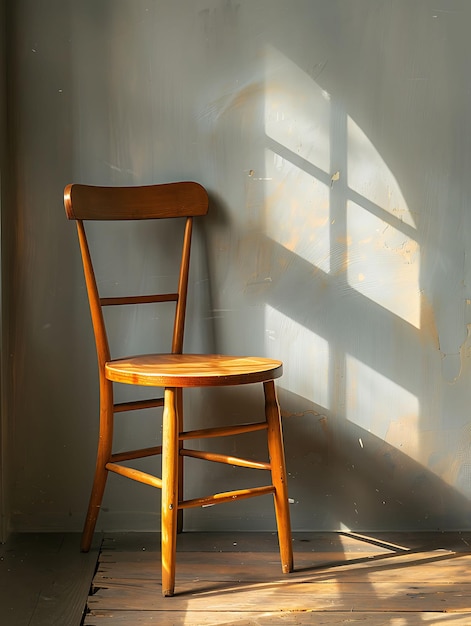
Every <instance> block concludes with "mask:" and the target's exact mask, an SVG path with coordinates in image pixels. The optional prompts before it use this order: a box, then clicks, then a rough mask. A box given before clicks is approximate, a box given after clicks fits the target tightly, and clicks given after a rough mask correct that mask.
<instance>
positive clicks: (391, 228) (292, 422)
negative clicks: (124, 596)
mask: <svg viewBox="0 0 471 626" xmlns="http://www.w3.org/2000/svg"><path fill="white" fill-rule="evenodd" d="M470 18H471V6H470V5H469V3H468V2H467V1H466V0H451V1H450V0H447V1H445V0H437V2H435V3H434V4H433V6H432V5H431V3H430V2H428V1H426V0H423V1H416V2H414V3H410V2H408V1H406V0H399V1H394V2H392V1H386V0H379V1H378V0H357V1H356V2H349V1H347V0H331V1H330V2H324V1H321V0H319V1H313V0H309V1H307V0H306V1H300V0H295V1H292V2H284V1H278V0H250V1H248V0H245V1H236V0H234V1H229V0H227V1H219V0H192V1H190V0H186V1H183V0H178V1H173V2H156V1H151V0H135V1H133V2H132V3H130V2H125V1H122V0H108V1H103V0H100V1H98V2H97V1H96V0H94V1H92V0H86V1H83V2H81V3H72V2H67V1H66V2H64V1H61V2H58V1H55V2H54V1H52V0H49V1H48V2H42V3H41V6H40V7H39V6H38V4H37V3H35V2H32V1H31V0H19V1H17V2H16V3H15V23H14V24H13V27H14V37H13V39H14V43H15V56H14V59H13V62H12V67H13V69H14V73H15V76H16V79H15V82H14V86H13V88H14V94H13V95H14V99H15V104H16V106H15V111H16V114H15V127H14V128H15V138H16V160H15V166H16V178H15V186H16V195H17V197H16V216H17V220H16V232H15V245H16V252H15V257H14V267H15V271H14V274H13V276H12V281H13V284H14V285H15V298H14V299H13V301H12V303H11V314H12V316H13V317H14V320H15V324H14V327H13V336H12V361H13V366H12V372H11V375H12V383H13V395H12V407H13V413H12V415H11V420H12V427H13V429H14V433H15V449H14V453H13V457H14V467H13V473H14V475H15V477H16V484H15V496H14V502H13V509H14V515H13V519H12V523H13V527H14V528H17V529H53V528H67V529H74V530H75V529H78V528H79V527H80V525H81V521H82V516H83V512H84V510H85V507H86V502H87V499H88V491H89V485H90V480H91V474H92V471H93V466H94V451H95V442H96V436H97V423H96V422H97V420H96V411H97V383H96V371H95V356H94V349H93V345H92V339H91V329H90V321H89V316H88V311H87V303H86V300H85V293H84V287H83V280H82V274H81V268H80V266H79V258H78V250H77V244H76V240H75V233H74V229H73V225H72V224H69V223H67V221H66V219H65V216H64V213H63V208H62V199H61V196H62V189H63V187H64V185H65V184H66V183H68V182H71V181H76V182H87V183H96V184H110V185H112V184H140V183H151V182H164V181H169V180H181V179H195V180H198V181H199V182H201V183H202V184H204V185H205V186H206V187H207V188H208V190H209V192H210V194H211V211H210V216H209V217H208V218H207V220H206V221H205V222H201V223H199V224H198V229H197V237H196V246H195V264H194V267H193V271H192V279H191V294H190V300H191V302H190V312H191V315H192V318H191V320H190V321H189V324H188V327H187V349H198V350H202V349H208V350H218V351H221V352H238V353H247V354H250V353H252V354H253V353H255V354H267V355H269V356H274V357H279V358H282V359H283V361H284V363H285V375H284V377H283V378H282V379H281V381H280V384H279V394H280V401H281V405H282V411H283V415H284V430H285V440H286V452H287V464H288V470H289V475H290V484H289V488H290V496H291V498H292V499H293V505H292V516H293V527H294V528H295V529H339V528H353V529H360V530H368V529H391V528H392V529H401V528H408V529H436V528H440V529H445V528H464V527H466V528H469V524H470V515H469V513H470V512H469V496H470V495H471V469H470V468H471V458H470V442H471V422H470V419H469V415H468V406H469V404H470V402H469V400H470V394H471V391H470V385H469V384H468V379H469V375H470V371H469V370H470V354H471V352H470V350H471V345H470V339H469V338H468V325H469V324H471V312H470V311H471V305H470V302H471V291H470V271H471V264H470V261H469V256H470V255H469V252H468V249H469V235H468V233H469V232H470V229H469V221H470V219H471V213H470V211H469V207H468V203H469V200H468V199H469V197H471V194H470V182H469V174H468V172H469V171H470V167H469V166H470V150H471V148H470V143H469V137H470V115H469V111H470V110H471V107H470V104H471V103H470V93H471V92H470V89H469V77H468V74H469V63H470V60H471V43H470V42H469V37H468V28H467V24H468V23H469V19H470ZM154 236H155V234H154V232H153V231H152V232H149V231H148V230H147V231H144V232H143V231H141V230H139V229H131V231H130V233H129V234H128V233H124V232H122V231H121V230H119V229H117V230H115V231H113V239H114V241H115V243H116V245H117V247H118V249H119V250H120V251H121V259H122V263H121V265H120V267H119V277H118V279H116V278H114V277H113V275H112V271H111V270H112V267H111V266H110V265H109V264H106V263H103V265H102V269H101V270H100V276H99V278H100V282H101V284H102V285H103V286H104V287H106V288H108V289H111V290H113V289H119V288H120V287H121V286H125V285H126V284H128V282H130V281H131V278H130V276H128V270H130V269H136V271H137V275H138V281H139V285H140V286H143V287H144V288H145V289H146V288H147V287H150V286H152V285H153V284H154V283H155V282H156V281H163V282H165V283H166V282H167V281H170V280H171V278H172V277H173V276H174V272H173V270H172V269H171V267H170V265H169V263H168V260H167V258H168V254H167V253H168V252H170V250H171V248H172V247H173V242H174V241H175V237H176V236H177V235H176V233H174V231H173V230H172V228H171V227H168V228H167V230H166V232H165V236H164V238H163V241H164V242H165V246H164V247H161V248H160V249H157V250H154V241H155V239H154ZM101 237H102V232H101V231H100V229H99V227H98V226H97V227H96V229H94V230H93V232H92V240H93V243H94V244H95V245H96V246H98V245H99V244H100V242H101ZM97 250H98V256H99V257H101V256H104V252H105V251H106V250H105V249H102V250H100V249H99V248H98V247H97ZM140 251H144V253H145V254H144V262H141V261H139V260H138V254H137V253H138V252H140ZM155 268H158V269H157V270H156V269H155ZM118 321H119V320H115V319H113V320H111V323H112V332H113V333H116V335H117V338H118V339H119V341H120V342H121V344H120V346H118V350H119V349H122V350H125V349H127V347H128V345H129V346H130V345H131V342H132V341H134V339H137V337H138V335H139V332H140V333H144V335H142V334H141V335H140V336H141V337H142V336H144V339H142V338H141V339H138V342H140V345H144V346H145V345H146V342H147V337H148V336H149V333H150V334H151V335H152V334H154V331H153V328H154V324H155V321H156V320H155V319H154V316H153V314H150V313H142V314H141V313H139V314H138V313H135V314H133V316H132V318H131V321H130V326H129V327H128V329H127V331H126V333H125V334H124V335H123V334H118V333H117V331H115V325H117V322H118ZM161 342H162V337H161V336H160V335H159V334H158V333H157V336H156V343H157V347H160V344H161ZM247 392H248V393H247V394H246V395H245V394H244V395H243V396H240V395H237V394H236V393H235V391H234V390H218V391H217V393H216V394H213V395H212V396H211V397H212V398H213V399H216V404H217V408H215V409H209V410H208V408H207V406H206V402H207V400H208V399H209V397H208V396H207V394H206V392H205V393H204V394H203V393H201V394H200V393H194V394H192V395H191V397H189V398H188V408H189V409H191V414H192V415H191V419H192V420H194V421H195V423H196V422H197V421H198V419H204V420H205V422H207V423H208V422H212V421H215V420H216V419H220V418H221V417H222V418H223V419H224V420H227V421H229V420H230V419H234V418H235V419H239V418H241V417H242V418H243V416H244V415H245V413H246V412H250V411H251V410H252V409H255V408H256V407H259V406H260V401H261V399H260V397H259V395H257V393H256V390H253V391H252V390H251V389H248V390H247ZM122 393H126V390H124V391H123V392H122ZM158 436H159V427H158V425H157V426H156V425H155V424H154V423H152V422H151V421H150V420H146V421H138V422H136V424H133V425H132V426H125V425H122V426H120V427H119V428H118V429H117V435H116V437H117V443H118V445H119V443H120V442H124V441H126V444H127V443H128V442H129V441H131V445H132V443H134V439H136V440H137V439H138V438H143V439H144V440H145V441H146V445H149V444H148V443H147V442H149V441H153V440H154V439H158ZM258 443H259V442H258V440H257V439H255V440H251V441H245V440H244V441H242V442H237V443H236V442H234V441H232V440H229V441H228V442H227V444H226V445H227V449H228V450H230V451H231V453H242V447H243V451H244V453H248V454H254V455H255V454H256V453H257V448H258ZM189 462H190V463H191V462H192V461H189ZM146 467H147V466H146ZM113 478H114V477H113ZM209 480H210V481H211V484H212V485H213V487H214V489H218V488H220V487H222V486H223V485H224V487H229V488H231V487H234V488H235V487H236V486H237V484H238V483H237V479H236V477H235V472H233V471H232V470H231V469H230V468H227V469H226V470H225V471H224V470H223V478H221V479H217V478H216V477H215V472H214V468H213V467H205V466H203V467H201V466H200V465H198V466H196V465H195V469H194V471H193V472H192V476H191V479H190V483H189V487H194V488H196V489H198V485H199V484H200V483H202V482H208V481H209ZM249 480H252V478H250V479H249ZM253 480H254V481H256V480H258V477H257V476H255V477H254V478H253ZM186 519H187V526H188V528H198V529H203V528H215V529H221V530H224V529H231V528H241V529H267V528H270V529H271V528H273V524H274V520H273V514H272V505H271V502H270V501H269V499H267V500H266V501H265V500H262V499H260V500H258V499H257V500H251V501H244V502H241V503H238V504H237V505H235V506H226V505H223V506H221V507H220V508H216V507H214V508H212V509H211V511H210V513H209V514H208V511H205V510H202V511H189V512H188V515H187V518H186ZM157 523H158V495H157V494H155V495H154V494H153V492H150V491H149V489H148V488H145V487H142V486H136V485H129V484H127V483H123V481H122V480H120V479H119V478H116V480H111V481H110V484H109V487H108V492H107V495H106V500H105V502H104V509H103V512H102V515H101V518H100V522H99V524H100V527H102V528H106V529H123V528H134V529H151V528H155V527H156V525H157Z"/></svg>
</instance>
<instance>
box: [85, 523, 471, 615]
mask: <svg viewBox="0 0 471 626" xmlns="http://www.w3.org/2000/svg"><path fill="white" fill-rule="evenodd" d="M178 546H179V547H178V554H177V584H176V595H175V596H174V597H173V598H163V597H162V595H161V584H160V580H161V579H160V555H159V537H158V535H147V534H135V535H113V536H108V537H105V539H104V541H103V548H102V552H101V555H100V561H99V567H98V569H97V572H96V575H95V578H94V581H93V585H94V589H95V593H94V594H93V595H92V596H90V597H89V600H88V614H87V616H86V618H85V621H84V626H98V624H99V625H100V626H108V625H111V624H116V625H123V626H124V625H128V626H131V625H134V624H136V625H140V624H152V623H157V622H158V621H160V623H165V624H175V625H179V624H181V625H185V626H193V625H194V626H196V625H197V624H198V625H199V626H207V625H210V624H211V625H214V626H216V625H223V624H224V625H226V626H229V625H230V624H238V625H239V626H244V625H245V624H247V625H248V624H254V625H255V624H262V625H264V624H272V623H276V624H289V625H292V624H293V625H294V624H313V623H315V624H316V625H318V624H326V625H327V624H355V623H357V624H365V625H366V626H379V625H380V624H381V625H390V626H404V625H405V624H421V625H424V624H434V625H435V624H437V625H440V624H443V625H447V624H450V625H451V624H453V625H454V626H464V625H465V624H466V625H467V626H470V625H471V581H469V572H470V571H471V535H470V534H469V533H415V534H413V533H412V534H411V533H407V534H406V533H404V534H397V533H396V534H391V533H382V534H375V535H373V534H371V535H369V534H368V535H358V534H354V533H323V534H320V533H307V534H306V533H297V534H295V535H294V539H293V546H294V552H295V571H294V572H293V573H292V574H290V575H283V574H281V572H280V562H279V557H278V546H277V539H276V536H274V535H273V534H271V533H220V534H219V533H188V534H183V535H181V536H179V540H178Z"/></svg>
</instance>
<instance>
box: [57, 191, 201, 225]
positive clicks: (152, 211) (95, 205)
mask: <svg viewBox="0 0 471 626" xmlns="http://www.w3.org/2000/svg"><path fill="white" fill-rule="evenodd" d="M64 205H65V210H66V213H67V217H68V218H69V220H146V219H158V218H168V217H188V216H197V215H206V213H207V212H208V194H207V193H206V190H205V189H204V188H203V187H202V186H201V185H199V184H198V183H194V182H183V183H168V184H164V185H146V186H141V187H97V186H92V185H77V184H72V185H67V187H66V188H65V191H64Z"/></svg>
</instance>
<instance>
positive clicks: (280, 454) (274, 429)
mask: <svg viewBox="0 0 471 626" xmlns="http://www.w3.org/2000/svg"><path fill="white" fill-rule="evenodd" d="M263 387H264V392H265V415H266V419H267V423H268V452H269V455H270V464H271V475H272V481H273V485H274V487H275V493H274V499H275V514H276V523H277V527H278V542H279V545H280V556H281V567H282V570H283V573H284V574H288V573H289V572H292V571H293V545H292V542H291V522H290V512H289V502H288V486H287V478H286V466H285V454H284V446H283V434H282V428H281V416H280V406H279V404H278V400H277V397H276V390H275V383H274V381H273V380H270V381H267V382H265V383H263Z"/></svg>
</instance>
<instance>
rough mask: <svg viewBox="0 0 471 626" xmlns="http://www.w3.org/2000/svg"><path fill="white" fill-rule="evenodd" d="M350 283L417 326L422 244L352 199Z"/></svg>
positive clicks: (349, 234)
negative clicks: (420, 246)
mask: <svg viewBox="0 0 471 626" xmlns="http://www.w3.org/2000/svg"><path fill="white" fill-rule="evenodd" d="M347 233H348V268H347V276H348V284H349V285H350V286H351V287H353V288H354V289H355V290H356V291H358V292H359V293H361V294H363V295H364V296H366V297H367V298H369V299H370V300H372V301H373V302H376V303H377V304H379V305H381V306H382V307H384V308H385V309H387V310H388V311H391V312H392V313H395V314H396V315H398V316H399V317H401V318H402V319H403V320H405V321H407V322H409V323H410V324H413V325H414V326H416V327H417V328H418V327H419V325H420V291H419V278H420V263H419V246H418V244H417V243H416V242H415V241H413V240H411V239H410V238H409V237H407V235H404V234H403V233H402V232H401V231H399V230H397V229H396V228H394V227H393V226H391V225H390V224H385V223H384V221H383V220H381V219H380V218H379V217H377V216H376V215H372V214H371V213H369V212H368V211H366V210H365V209H364V208H363V207H361V206H359V205H358V204H355V203H353V202H348V203H347Z"/></svg>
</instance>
